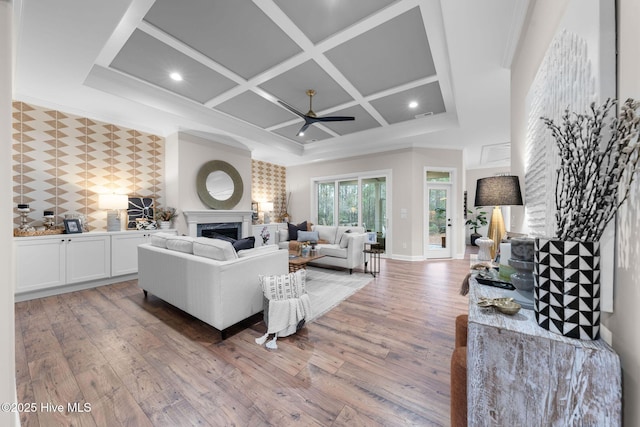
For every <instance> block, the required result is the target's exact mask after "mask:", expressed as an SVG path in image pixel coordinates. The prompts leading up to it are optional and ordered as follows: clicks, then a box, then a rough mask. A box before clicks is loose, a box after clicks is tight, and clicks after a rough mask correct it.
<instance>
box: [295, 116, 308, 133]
mask: <svg viewBox="0 0 640 427" xmlns="http://www.w3.org/2000/svg"><path fill="white" fill-rule="evenodd" d="M309 126H311V122H310V121H308V120H305V122H304V125H302V127H301V128H300V130H299V131H298V133H297V134H296V136H302V135H303V134H304V131H305V130H307V128H308V127H309Z"/></svg>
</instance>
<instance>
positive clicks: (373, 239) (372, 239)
mask: <svg viewBox="0 0 640 427" xmlns="http://www.w3.org/2000/svg"><path fill="white" fill-rule="evenodd" d="M365 243H370V244H375V243H378V234H377V233H376V232H375V231H369V232H367V240H366V241H365Z"/></svg>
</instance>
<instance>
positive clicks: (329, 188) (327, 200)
mask: <svg viewBox="0 0 640 427" xmlns="http://www.w3.org/2000/svg"><path fill="white" fill-rule="evenodd" d="M335 188H336V186H335V183H334V182H320V183H318V224H320V225H333V224H334V221H333V207H334V198H335Z"/></svg>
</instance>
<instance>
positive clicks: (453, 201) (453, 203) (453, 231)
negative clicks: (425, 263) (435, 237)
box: [422, 166, 459, 259]
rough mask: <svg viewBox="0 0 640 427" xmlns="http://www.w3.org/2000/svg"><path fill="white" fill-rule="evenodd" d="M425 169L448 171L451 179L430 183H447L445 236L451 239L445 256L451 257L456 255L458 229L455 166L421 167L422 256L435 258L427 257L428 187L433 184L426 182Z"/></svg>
mask: <svg viewBox="0 0 640 427" xmlns="http://www.w3.org/2000/svg"><path fill="white" fill-rule="evenodd" d="M427 171H433V172H449V176H450V177H451V179H450V180H449V182H448V183H444V182H437V183H432V184H435V185H443V184H444V185H447V186H449V200H448V202H449V208H450V209H451V215H450V218H451V227H448V228H449V235H448V236H447V240H451V242H450V243H448V244H447V247H448V249H449V256H448V257H447V258H450V259H453V258H455V257H456V253H457V252H456V246H457V241H458V240H457V239H458V232H459V230H458V229H457V227H456V224H457V223H458V204H457V197H456V196H455V195H454V192H455V189H456V188H457V187H456V180H457V175H456V169H455V168H450V167H439V166H425V167H424V168H423V171H422V185H423V193H422V196H423V203H422V208H423V215H422V228H423V233H422V256H423V258H424V259H435V258H429V257H428V253H429V238H428V234H429V230H428V228H427V224H428V223H429V189H430V188H431V187H433V185H430V183H429V182H427ZM447 258H442V259H447Z"/></svg>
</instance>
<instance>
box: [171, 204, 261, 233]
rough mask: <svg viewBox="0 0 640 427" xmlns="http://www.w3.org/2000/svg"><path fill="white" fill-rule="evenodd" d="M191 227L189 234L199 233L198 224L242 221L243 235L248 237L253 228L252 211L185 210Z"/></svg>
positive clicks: (188, 224)
mask: <svg viewBox="0 0 640 427" xmlns="http://www.w3.org/2000/svg"><path fill="white" fill-rule="evenodd" d="M183 213H184V217H185V219H186V220H187V226H188V228H189V236H193V237H196V236H197V235H198V224H213V223H220V222H241V223H242V237H247V236H249V234H250V230H251V216H252V214H253V212H251V211H240V210H220V209H205V210H197V211H183Z"/></svg>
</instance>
